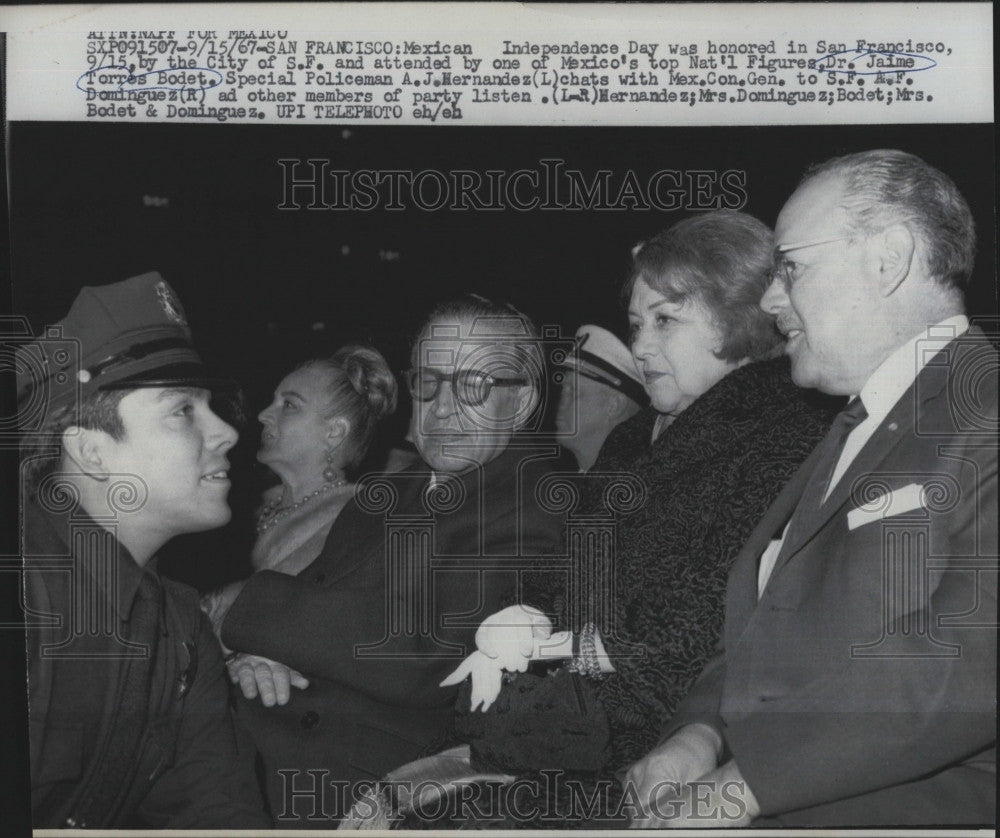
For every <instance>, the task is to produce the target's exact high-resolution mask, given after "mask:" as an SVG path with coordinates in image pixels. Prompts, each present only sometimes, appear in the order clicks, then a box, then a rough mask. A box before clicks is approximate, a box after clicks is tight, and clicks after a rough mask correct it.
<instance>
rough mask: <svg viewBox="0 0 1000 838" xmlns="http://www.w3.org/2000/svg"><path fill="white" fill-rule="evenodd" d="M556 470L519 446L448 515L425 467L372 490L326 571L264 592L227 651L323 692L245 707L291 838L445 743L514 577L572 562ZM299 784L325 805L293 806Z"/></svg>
mask: <svg viewBox="0 0 1000 838" xmlns="http://www.w3.org/2000/svg"><path fill="white" fill-rule="evenodd" d="M555 454H556V449H555V447H554V446H549V447H548V449H547V451H541V452H540V451H539V450H538V446H533V447H529V448H519V447H517V443H516V442H515V443H512V444H511V446H510V447H509V449H508V450H507V451H506V452H505V453H503V454H502V455H501V456H500V457H498V458H497V459H495V460H493V461H492V462H490V463H488V464H487V465H486V466H485V468H483V469H477V470H473V471H470V472H468V473H466V474H465V475H462V476H461V478H459V479H458V480H457V481H454V482H449V483H445V484H444V485H443V486H441V487H438V489H437V492H438V495H437V501H436V502H434V501H433V500H432V501H428V500H427V497H428V495H427V493H426V492H425V489H426V487H427V485H428V480H429V473H428V472H427V471H426V468H425V467H424V468H417V467H412V468H410V469H406V470H405V471H402V472H399V473H396V474H390V475H385V476H380V477H378V478H377V479H376V480H374V481H371V480H362V481H361V482H360V483H359V486H358V490H357V492H356V495H355V498H354V499H353V500H352V501H351V502H350V503H348V504H347V506H345V508H344V510H343V511H342V512H341V514H340V516H339V517H338V518H337V520H336V522H335V523H334V525H333V528H332V529H331V530H330V534H329V536H328V538H327V541H326V545H325V546H324V548H323V552H322V553H321V554H320V555H319V557H318V558H317V559H316V560H315V561H314V562H313V564H311V565H310V566H309V567H307V568H306V569H305V570H303V571H302V573H301V574H299V575H298V576H285V575H282V574H280V573H274V572H272V571H262V572H261V573H258V574H255V575H254V576H253V577H251V579H250V581H249V582H248V584H247V586H246V587H245V588H244V590H243V592H242V593H241V594H240V596H239V598H238V599H237V600H236V602H235V603H234V604H233V606H232V608H231V609H230V611H229V615H228V616H227V618H226V620H225V623H224V624H223V632H222V638H223V641H224V642H225V643H226V645H227V646H230V647H231V648H233V649H239V650H243V651H247V652H254V653H257V654H261V655H264V656H266V657H269V658H272V659H275V660H278V661H281V662H282V663H285V664H287V665H289V666H291V667H293V668H295V669H297V670H299V671H300V672H302V673H303V674H304V675H306V676H307V677H308V678H309V679H310V682H311V683H310V686H309V687H308V688H307V689H306V690H294V689H293V691H292V692H293V695H292V699H291V701H289V703H288V704H286V705H285V706H283V707H274V708H265V707H263V706H262V705H261V704H260V702H259V701H258V700H254V701H246V700H244V699H240V717H241V720H242V721H243V723H244V724H245V725H246V727H247V728H248V730H249V731H250V733H251V734H252V736H253V738H254V740H255V741H256V743H257V746H258V748H259V750H260V752H261V754H262V756H263V760H264V768H265V774H266V785H267V789H268V796H269V799H270V801H271V806H272V810H273V814H274V817H275V823H276V824H277V825H278V826H285V825H289V826H296V825H299V826H320V825H323V824H324V823H325V824H327V825H329V824H330V822H331V819H332V818H337V817H340V816H342V815H343V813H344V809H345V806H348V805H349V804H350V798H348V799H346V800H345V799H344V794H343V793H342V791H338V790H336V789H334V788H332V787H331V785H330V783H331V781H338V782H342V783H356V782H357V781H362V780H372V779H378V778H381V777H382V776H384V775H385V774H386V773H387V772H388V771H390V770H392V769H393V768H397V767H399V766H400V765H402V764H404V763H406V762H408V761H410V760H412V759H415V758H416V757H417V756H418V755H420V754H421V752H422V751H423V750H424V749H425V748H426V746H427V745H428V744H429V743H430V742H431V741H433V740H435V739H437V738H438V737H440V736H441V734H442V732H443V731H444V730H445V729H446V728H447V727H448V725H449V723H450V721H451V718H452V713H453V707H454V703H455V696H456V688H454V687H450V688H447V689H442V688H441V687H439V686H438V684H439V683H440V682H441V681H442V680H443V679H444V678H445V677H446V676H447V675H448V674H449V673H450V672H451V671H452V670H453V669H454V668H455V667H456V666H457V665H458V664H459V663H460V662H461V661H462V659H463V658H464V657H465V655H467V654H469V653H470V652H472V651H474V650H475V643H474V635H475V632H476V629H477V628H478V626H479V624H480V622H481V621H482V620H483V619H484V618H485V617H487V616H489V615H490V614H491V613H493V612H495V611H496V610H498V608H499V607H500V604H501V599H502V597H503V595H504V594H505V593H506V592H507V591H508V590H509V589H510V588H512V587H513V585H514V583H515V571H514V568H515V567H517V566H518V565H522V566H523V565H524V564H525V562H526V560H527V559H530V557H533V556H539V555H544V554H547V553H552V552H558V551H559V549H560V545H561V541H562V535H563V528H564V521H563V518H562V516H560V515H555V514H549V513H547V512H544V511H542V510H541V509H540V508H539V506H538V504H537V501H536V500H535V494H534V483H535V480H536V477H540V476H541V475H543V474H546V473H548V469H547V467H545V465H544V458H552V457H554V456H555ZM540 456H541V457H542V458H543V460H541V461H540V460H539V459H538V458H539V457H540ZM455 484H457V485H455ZM432 491H433V490H432ZM431 497H433V495H432V496H431ZM435 504H436V507H437V508H436V509H435ZM519 556H521V557H525V559H518V557H519ZM428 570H429V571H430V573H431V576H430V578H431V579H432V580H433V581H432V584H430V585H428V584H427V583H426V579H427V578H428V575H427V573H428ZM413 580H417V581H415V582H414V581H413ZM397 582H405V584H397ZM282 769H286V770H288V771H289V774H285V775H282V774H279V773H278V772H279V771H280V770H282ZM310 770H312V771H314V774H312V775H310V774H306V773H305V772H307V771H310ZM286 784H287V789H290V788H292V786H293V785H294V788H295V789H296V790H301V789H308V788H311V787H313V785H314V784H316V786H317V787H321V786H323V787H325V795H324V797H323V798H322V799H319V800H315V801H314V800H313V799H309V798H307V797H306V796H305V795H299V796H298V798H297V799H296V800H295V801H291V800H290V798H289V796H288V795H287V794H286V792H287V789H286ZM293 803H294V811H293V809H292V804H293ZM314 803H315V817H309V816H310V813H311V812H313V809H314Z"/></svg>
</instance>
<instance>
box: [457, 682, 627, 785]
mask: <svg viewBox="0 0 1000 838" xmlns="http://www.w3.org/2000/svg"><path fill="white" fill-rule="evenodd" d="M505 677H506V678H509V679H510V680H507V681H505V683H504V684H503V687H502V688H501V690H500V695H499V696H497V700H496V701H495V702H494V703H493V704H492V705H491V706H490V709H489V710H488V711H487V712H485V713H483V712H480V711H478V710H477V711H476V712H470V710H469V699H470V695H471V689H472V687H471V684H470V682H469V681H466V682H465V683H464V684H463V685H462V687H461V689H460V691H459V697H458V706H457V718H456V720H455V726H456V732H457V733H458V735H459V737H460V738H461V739H462V740H463V741H465V742H468V743H469V746H470V748H471V752H472V765H473V766H474V767H475V768H477V769H479V770H491V771H496V770H500V771H506V772H511V773H516V772H523V771H531V770H540V769H544V768H559V769H563V770H565V771H598V770H600V768H601V767H602V766H603V765H604V763H605V762H606V760H607V758H608V749H609V743H610V739H611V734H610V729H609V727H608V717H607V714H606V713H605V711H604V706H603V705H602V704H601V702H600V699H599V698H598V697H597V692H596V691H595V689H594V686H593V682H592V681H590V680H589V679H587V678H584V677H582V676H580V675H577V674H576V673H574V672H568V671H567V670H566V669H564V668H560V669H557V670H555V671H554V672H552V673H551V674H545V675H534V674H532V673H520V674H516V675H514V676H505Z"/></svg>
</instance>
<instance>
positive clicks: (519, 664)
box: [476, 605, 552, 672]
mask: <svg viewBox="0 0 1000 838" xmlns="http://www.w3.org/2000/svg"><path fill="white" fill-rule="evenodd" d="M551 636H552V623H551V621H550V620H549V618H548V617H546V616H545V615H544V614H543V613H542V612H541V611H539V610H538V609H537V608H532V607H531V606H530V605H511V606H510V607H509V608H504V609H503V611H497V613H496V614H491V615H490V616H489V617H487V618H486V619H485V620H483V622H482V624H481V625H480V626H479V630H478V631H477V632H476V648H477V649H479V651H480V652H482V653H483V654H484V655H485V656H486V657H488V658H494V659H496V660H497V661H499V665H500V667H501V669H506V670H507V671H508V672H524V671H525V670H527V668H528V661H530V660H532V659H534V658H536V657H538V644H539V642H541V641H545V640H548V639H549V638H550V637H551Z"/></svg>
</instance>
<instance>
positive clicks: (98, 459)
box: [62, 425, 113, 480]
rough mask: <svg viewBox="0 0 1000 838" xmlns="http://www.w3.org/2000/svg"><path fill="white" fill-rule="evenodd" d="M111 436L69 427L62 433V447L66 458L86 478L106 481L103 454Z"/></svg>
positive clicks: (106, 472)
mask: <svg viewBox="0 0 1000 838" xmlns="http://www.w3.org/2000/svg"><path fill="white" fill-rule="evenodd" d="M111 442H113V440H112V439H111V436H110V435H109V434H107V433H105V432H104V431H97V430H93V429H90V428H81V427H79V426H78V425H71V426H70V427H68V428H66V430H65V431H63V433H62V447H63V451H64V452H65V453H66V456H67V457H69V459H70V460H71V461H72V462H73V464H74V465H75V466H76V467H77V468H78V469H79V470H80V471H81V473H83V474H86V475H87V476H88V477H93V478H94V479H95V480H107V479H108V474H109V469H108V466H107V462H106V458H105V454H106V450H107V446H108V444H109V443H111Z"/></svg>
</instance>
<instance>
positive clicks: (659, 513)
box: [453, 211, 836, 815]
mask: <svg viewBox="0 0 1000 838" xmlns="http://www.w3.org/2000/svg"><path fill="white" fill-rule="evenodd" d="M772 243H773V242H772V233H771V231H770V230H769V229H768V228H767V227H766V226H765V225H764V224H763V223H761V222H760V221H758V220H757V219H755V218H752V217H750V216H748V215H746V214H744V213H740V212H734V211H719V212H711V213H706V214H704V215H698V216H695V217H692V218H689V219H686V220H684V221H681V222H680V223H678V224H675V225H674V226H673V227H671V228H669V229H668V230H666V231H664V232H662V233H660V234H659V235H657V236H655V237H654V238H652V239H650V240H649V241H647V242H645V243H643V244H642V245H640V246H638V247H637V248H636V249H635V250H634V256H633V260H634V264H633V268H632V271H631V275H630V276H629V279H628V281H627V282H626V284H625V288H624V289H623V291H624V294H625V295H627V297H628V299H629V313H628V317H629V324H630V335H631V349H632V354H633V357H634V359H635V363H636V365H637V367H638V369H639V371H640V372H641V374H642V377H643V381H644V384H645V388H646V391H647V393H648V394H649V397H650V401H651V405H650V407H648V408H646V409H644V410H642V411H640V412H639V413H637V414H636V415H635V416H633V417H632V418H631V419H628V420H626V421H625V422H623V423H622V424H621V425H619V426H618V427H617V428H615V429H614V430H613V431H612V433H611V434H610V436H609V437H608V439H607V441H606V442H605V444H604V446H603V448H602V449H601V452H600V454H599V455H598V458H597V462H596V463H595V465H594V467H593V469H592V470H591V473H590V475H588V479H587V481H586V483H585V489H584V492H583V498H582V501H581V506H580V509H579V510H578V513H579V517H588V516H589V517H592V518H593V517H595V516H596V517H600V516H604V517H605V519H607V518H608V516H613V521H614V531H615V537H614V539H613V542H614V548H613V550H610V549H604V548H602V547H601V542H600V540H599V539H595V540H593V541H592V546H591V548H590V549H589V551H588V552H589V555H588V556H587V557H586V559H587V562H588V566H589V567H592V568H593V567H597V568H600V570H599V571H598V577H600V574H602V573H603V574H604V576H603V580H604V582H605V584H603V585H601V584H598V585H593V586H591V589H590V590H589V591H588V590H586V589H585V590H584V591H583V593H582V595H581V596H577V595H575V594H574V597H575V598H576V601H575V602H570V603H567V594H566V589H567V585H566V576H565V572H564V571H563V572H549V571H546V572H539V573H535V574H532V575H531V576H530V577H529V579H528V580H527V584H526V585H525V589H524V591H523V595H522V597H521V602H522V603H524V605H523V606H522V605H515V606H511V607H510V608H508V609H505V610H504V611H501V612H499V613H498V614H495V615H493V616H492V617H490V618H488V619H487V620H486V621H485V622H484V623H483V625H482V626H481V628H480V631H479V634H478V635H477V644H478V648H479V650H478V651H477V652H475V653H473V654H472V655H470V656H469V658H467V659H466V661H465V662H464V663H463V664H462V666H460V667H459V669H458V670H456V672H455V674H454V676H453V677H454V678H455V679H463V678H465V676H466V675H467V674H471V675H472V684H471V693H472V697H473V698H472V705H473V706H472V707H471V708H470V707H469V706H468V704H467V705H466V707H460V708H459V713H460V718H459V721H460V728H461V729H465V730H470V729H472V730H474V731H475V736H478V737H480V738H479V740H478V741H477V740H476V739H475V738H473V740H472V745H473V763H474V764H475V763H476V755H477V753H478V754H479V755H480V757H481V759H480V760H479V762H480V763H487V764H489V765H490V767H492V768H500V769H505V770H509V771H513V772H515V773H516V772H518V771H523V770H527V769H529V768H553V769H558V768H567V767H568V766H566V765H560V763H559V759H558V757H555V756H554V757H553V758H552V759H551V760H550V761H549V762H548V763H546V759H545V754H546V748H547V745H548V744H549V743H551V744H552V745H553V746H554V750H551V751H550V753H552V754H556V753H559V752H561V751H564V750H565V749H564V748H563V747H562V746H563V744H564V743H558V742H556V741H555V740H556V739H558V736H557V735H556V734H554V733H552V732H551V730H547V729H546V728H545V725H546V722H545V721H544V719H543V718H541V717H539V718H538V720H537V721H538V723H539V724H538V725H537V726H536V727H537V729H536V728H535V727H532V725H531V723H530V720H528V723H529V724H528V728H526V729H525V730H528V729H530V731H531V732H530V733H528V734H527V735H521V736H520V737H518V741H514V739H512V738H511V737H506V738H505V736H506V734H505V733H504V731H506V730H507V729H508V728H509V725H510V719H511V716H510V710H511V707H510V706H508V704H509V702H508V701H507V698H506V695H507V693H508V691H513V690H514V688H516V681H515V683H514V684H512V685H509V686H505V687H504V688H503V690H502V691H499V695H500V698H499V700H498V702H497V704H498V708H502V710H503V711H506V712H501V713H494V714H486V715H485V716H482V715H481V714H479V713H476V709H477V707H478V706H482V707H483V709H484V710H485V709H487V708H488V707H489V706H490V704H491V703H492V702H493V701H494V700H496V699H497V695H498V690H497V688H496V686H495V685H497V684H499V682H500V679H499V678H497V677H496V676H495V675H494V674H493V673H494V672H495V671H496V670H497V669H505V670H507V671H508V672H523V671H524V670H525V669H526V667H527V664H528V662H529V661H531V660H537V659H547V660H558V659H566V658H571V659H572V662H571V664H570V665H569V667H568V668H569V669H570V671H571V672H572V673H573V674H572V675H567V674H565V673H563V672H561V673H560V674H561V676H562V677H572V678H574V679H581V678H582V679H583V683H584V686H586V687H588V688H591V687H592V688H593V690H594V691H596V696H597V698H598V699H599V706H600V707H603V710H604V712H605V714H606V719H607V724H608V726H609V728H610V740H611V741H610V749H609V750H608V751H606V752H605V755H606V757H607V758H606V760H605V761H604V764H603V766H601V768H602V770H603V772H604V774H605V775H606V776H607V775H611V774H612V773H614V772H618V771H620V770H622V769H625V768H627V766H628V765H629V764H630V763H632V762H633V761H635V760H637V759H639V758H640V757H642V756H643V755H645V754H646V753H647V752H648V751H649V750H650V749H651V748H652V747H653V746H654V745H655V744H656V742H657V739H658V735H659V731H660V729H661V728H662V725H663V724H664V723H665V722H666V721H667V720H668V719H669V718H670V716H671V714H672V713H673V712H674V710H675V709H676V707H677V705H678V703H679V702H680V700H681V699H682V698H683V697H684V696H685V695H686V693H687V692H688V690H689V689H690V687H691V685H692V684H693V683H694V680H695V679H696V678H697V676H698V674H699V673H700V672H701V670H702V668H703V667H704V665H705V664H706V663H707V662H708V660H709V658H710V657H711V656H712V654H713V650H714V648H715V645H716V643H717V641H718V639H719V635H720V632H721V629H722V623H723V611H724V595H725V588H726V578H727V574H728V571H729V567H730V563H731V562H732V560H733V559H734V557H735V556H736V554H737V552H738V551H739V549H740V547H741V546H742V545H743V543H744V541H745V540H746V538H747V536H748V535H749V534H750V532H751V530H752V529H753V527H754V526H755V525H756V524H757V522H758V521H759V520H760V518H761V517H762V516H763V514H764V512H765V510H767V508H768V507H769V506H770V504H771V502H772V501H773V500H774V499H775V497H776V496H777V495H778V493H779V491H780V490H781V488H782V486H783V485H784V483H785V482H786V481H787V480H788V479H789V478H790V477H791V476H792V474H793V473H794V472H795V470H796V468H797V467H798V466H799V464H800V463H801V462H802V461H803V460H804V459H805V457H806V455H807V454H808V453H809V451H810V450H811V449H812V448H813V447H814V446H815V445H816V443H817V442H818V441H819V440H820V438H821V437H822V436H823V434H824V432H825V431H826V428H827V426H828V424H829V421H830V419H831V418H832V416H833V413H834V412H835V409H836V405H834V404H831V403H829V402H826V401H823V402H821V401H818V400H816V399H814V398H811V397H810V395H809V394H808V393H807V392H806V391H804V390H801V389H799V388H797V387H796V386H795V385H794V384H793V383H792V380H791V377H790V371H789V363H788V360H787V358H784V357H780V356H781V349H782V340H781V336H780V334H779V333H778V332H777V331H776V329H775V328H774V322H773V318H772V317H770V316H768V315H767V314H765V313H764V312H763V311H762V310H761V309H760V307H759V302H760V299H761V297H762V295H763V294H764V291H765V289H766V288H767V286H768V284H769V282H770V276H771V250H772ZM622 474H625V475H630V476H631V478H633V484H634V478H638V479H639V480H640V481H641V483H642V485H643V486H644V487H645V502H644V503H643V504H642V505H640V506H639V508H638V509H634V510H632V511H629V512H622V511H618V512H616V511H614V510H609V509H608V508H607V506H606V499H605V498H606V489H607V487H608V483H609V481H611V480H613V479H615V475H622ZM525 606H528V607H525ZM543 612H545V613H543ZM547 615H548V616H547ZM550 617H551V622H550V619H549V618H550ZM553 624H554V625H555V626H556V628H560V629H563V631H559V632H556V633H555V634H551V631H552V626H553ZM491 676H492V677H491ZM509 678H510V676H508V680H509ZM466 714H468V715H466ZM463 715H466V718H464V719H463V718H462V716H463ZM524 715H525V717H527V716H530V715H531V714H528V713H526V714H524ZM476 717H479V721H478V722H476V721H475V719H476ZM592 717H594V714H592ZM595 718H596V717H595ZM470 723H471V724H470ZM595 723H597V722H596V720H595ZM601 724H603V722H601ZM522 727H523V725H522ZM519 733H521V734H524V733H525V731H524V730H519ZM519 742H520V744H519ZM567 814H570V815H571V814H572V813H567Z"/></svg>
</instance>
